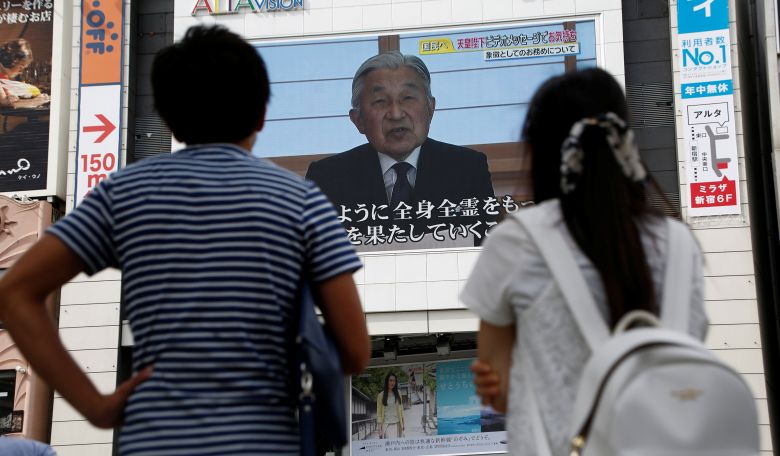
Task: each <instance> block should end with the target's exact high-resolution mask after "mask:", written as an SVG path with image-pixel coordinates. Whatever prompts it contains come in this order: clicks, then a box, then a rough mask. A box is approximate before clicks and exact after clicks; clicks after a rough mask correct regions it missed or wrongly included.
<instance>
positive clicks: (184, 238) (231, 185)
mask: <svg viewBox="0 0 780 456" xmlns="http://www.w3.org/2000/svg"><path fill="white" fill-rule="evenodd" d="M49 232H50V233H51V234H53V235H55V236H57V237H58V238H59V239H61V240H62V241H63V242H65V244H67V245H68V246H69V247H70V248H71V249H72V250H73V251H74V252H75V253H76V254H77V255H78V256H79V257H81V259H82V260H83V261H84V264H85V268H86V272H87V273H88V274H94V273H95V272H98V271H100V270H102V269H104V268H106V267H111V266H113V267H117V268H119V269H121V271H122V273H123V275H122V288H123V305H124V308H125V310H126V316H127V318H128V320H129V322H130V327H131V329H132V331H133V336H134V340H135V346H134V350H133V364H134V368H135V369H136V370H138V369H140V368H142V367H144V366H147V365H150V364H151V365H154V373H153V374H152V377H151V379H149V380H148V381H147V382H145V383H143V384H142V385H141V386H139V387H138V388H137V389H136V391H135V392H134V393H133V394H132V396H131V397H130V400H129V402H128V405H127V408H126V409H125V420H124V425H123V427H122V430H121V434H120V453H121V454H122V455H123V456H129V455H134V456H135V455H155V456H163V455H187V456H195V455H227V454H230V455H238V454H246V455H249V454H252V455H262V454H275V455H276V454H297V453H298V435H297V423H296V421H295V417H294V412H293V407H292V406H291V405H290V404H292V399H291V398H290V397H288V396H289V392H288V388H289V386H288V383H289V378H288V358H289V354H288V353H287V350H288V347H289V343H290V340H291V339H292V333H293V331H294V328H293V327H294V325H293V322H292V319H293V306H294V304H295V294H296V289H297V287H298V284H299V283H300V280H301V272H302V270H303V269H302V268H304V267H305V270H306V271H307V273H308V274H309V275H310V277H311V278H312V280H313V281H315V282H318V281H324V280H327V279H330V278H333V277H335V276H337V275H339V274H343V273H350V272H353V271H355V270H356V269H358V268H360V267H361V264H360V261H359V259H358V258H357V256H356V254H355V252H354V249H353V247H352V245H351V244H350V243H349V242H348V240H347V238H346V235H345V232H344V229H343V228H342V226H341V224H340V223H339V221H338V220H337V218H336V213H335V211H334V209H333V207H332V205H331V204H330V202H329V201H328V200H327V199H326V198H325V196H324V195H323V194H322V193H321V192H320V190H319V189H318V188H317V187H316V186H315V185H314V184H313V183H311V182H308V181H304V180H303V179H301V178H300V177H298V176H296V175H294V174H293V173H291V172H288V171H286V170H283V169H281V168H279V167H277V166H275V165H273V164H271V163H269V162H267V161H265V160H262V159H258V158H256V157H253V156H251V155H249V154H248V153H247V152H246V151H244V150H243V149H241V148H239V147H236V146H232V145H223V144H210V145H203V146H197V147H190V148H187V149H184V150H182V151H179V152H176V153H174V154H171V155H165V156H159V157H155V158H152V159H148V160H145V161H143V162H141V163H138V164H136V165H133V166H129V167H127V168H125V169H123V170H121V171H118V172H117V173H115V174H114V175H112V176H111V177H110V178H109V179H108V180H106V181H104V182H102V183H101V184H100V185H98V186H97V187H96V188H95V189H94V190H93V191H92V192H91V194H90V195H89V196H88V197H87V198H86V199H85V200H84V201H83V202H82V203H81V204H80V205H79V206H78V207H77V208H76V209H75V210H74V211H73V212H72V213H70V214H69V215H68V216H67V217H65V218H64V219H62V220H61V221H59V222H58V223H57V224H56V225H54V226H53V227H52V228H51V229H50V231H49Z"/></svg>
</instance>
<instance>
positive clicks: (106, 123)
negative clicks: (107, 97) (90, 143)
mask: <svg viewBox="0 0 780 456" xmlns="http://www.w3.org/2000/svg"><path fill="white" fill-rule="evenodd" d="M95 117H97V119H98V120H99V121H100V122H101V123H102V124H103V125H92V126H90V127H84V128H83V129H82V130H81V131H83V132H84V133H91V132H93V131H102V132H103V134H102V135H100V136H98V139H96V140H95V143H96V144H97V143H102V142H103V140H104V139H106V138H107V137H108V135H110V134H111V132H113V131H114V130H116V125H114V124H112V123H111V121H110V120H108V119H107V118H106V116H104V115H103V114H95Z"/></svg>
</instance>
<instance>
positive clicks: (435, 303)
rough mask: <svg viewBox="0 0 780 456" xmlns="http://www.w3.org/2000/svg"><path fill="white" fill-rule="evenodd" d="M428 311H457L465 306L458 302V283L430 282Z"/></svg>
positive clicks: (453, 281) (454, 281)
mask: <svg viewBox="0 0 780 456" xmlns="http://www.w3.org/2000/svg"><path fill="white" fill-rule="evenodd" d="M427 285H428V309H431V310H434V309H457V308H462V307H463V304H461V303H460V301H459V300H458V282H457V281H456V280H452V281H439V282H428V284H427Z"/></svg>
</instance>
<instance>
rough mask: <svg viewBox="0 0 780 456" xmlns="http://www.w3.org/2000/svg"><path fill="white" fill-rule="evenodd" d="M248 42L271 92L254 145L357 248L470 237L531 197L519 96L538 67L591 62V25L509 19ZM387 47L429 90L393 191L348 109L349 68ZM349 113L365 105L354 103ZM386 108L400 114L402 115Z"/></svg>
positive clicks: (464, 241)
mask: <svg viewBox="0 0 780 456" xmlns="http://www.w3.org/2000/svg"><path fill="white" fill-rule="evenodd" d="M256 46H257V49H258V51H259V52H260V54H261V55H262V56H263V58H264V59H265V61H266V63H267V66H268V70H269V73H270V78H271V91H272V95H271V101H270V105H269V111H268V115H267V119H266V126H265V129H264V130H263V131H262V132H261V133H260V135H259V137H258V141H257V143H256V145H255V147H254V149H253V151H252V152H253V154H255V155H257V156H260V157H267V158H270V159H272V160H273V161H274V162H276V163H278V164H279V165H281V166H284V167H286V168H288V169H291V170H293V171H295V172H296V173H298V174H300V175H302V176H308V177H309V178H310V179H312V180H313V181H315V182H316V183H317V184H318V185H319V186H320V187H321V188H322V189H323V191H324V192H325V193H326V195H328V197H329V198H330V199H331V201H332V202H333V203H334V205H335V206H336V209H337V212H338V213H339V216H340V218H341V220H342V222H343V223H344V226H345V228H346V230H347V233H348V235H349V237H350V240H351V241H352V243H353V244H354V245H356V247H357V248H358V250H407V249H430V248H445V247H471V246H478V245H480V244H481V243H482V241H483V240H484V238H485V236H486V234H487V232H488V231H489V229H490V227H492V226H493V225H495V224H496V223H497V222H498V221H500V220H501V218H502V217H503V216H505V215H506V214H507V213H511V212H513V211H515V210H517V208H518V207H520V206H522V205H523V204H528V202H530V201H531V200H532V197H533V195H531V190H530V185H529V174H528V167H529V165H530V164H529V163H528V160H526V159H525V155H524V152H523V148H522V146H521V144H520V143H519V140H520V136H521V127H522V124H523V121H524V119H525V113H526V110H527V107H528V103H529V101H530V99H531V97H532V95H533V93H534V91H535V90H536V89H537V88H538V87H539V85H540V84H542V83H543V82H544V81H545V80H546V79H548V78H549V77H551V76H554V75H558V74H561V73H564V72H565V71H570V70H573V69H576V68H585V67H591V66H595V65H596V25H595V22H594V21H593V20H583V21H576V22H551V23H537V24H533V25H530V24H517V25H507V26H501V27H497V26H492V27H483V28H473V27H472V28H459V29H446V30H445V29H442V30H432V31H421V32H412V33H401V34H396V35H381V36H380V35H366V36H359V37H349V38H333V39H318V40H288V41H280V42H263V43H258V44H256ZM386 51H400V52H401V53H403V54H407V55H414V56H417V57H419V58H420V59H421V60H422V61H423V62H424V64H425V65H426V66H427V68H428V70H429V72H430V74H431V94H432V96H433V97H434V99H435V110H434V111H433V115H432V118H431V120H430V127H429V128H430V129H429V132H428V135H427V138H428V139H427V140H425V142H423V143H422V145H421V147H420V149H419V151H417V152H414V153H412V152H411V151H410V152H409V153H410V154H411V155H410V156H411V157H414V160H416V168H415V169H414V172H413V174H409V183H410V184H411V186H412V190H411V197H407V198H405V199H401V200H400V202H397V201H398V200H394V195H393V186H394V185H395V183H394V182H388V180H387V170H386V169H385V168H383V167H382V166H383V163H386V161H384V162H383V161H382V160H383V157H382V154H380V153H379V152H381V150H380V149H381V144H377V142H376V140H374V139H373V138H370V137H369V136H370V135H369V134H368V133H367V132H366V131H364V133H366V134H363V133H361V131H360V129H359V128H358V125H359V124H358V123H355V121H354V118H350V109H351V108H352V106H351V98H352V79H353V76H354V75H355V72H356V70H357V69H358V68H359V67H360V65H361V64H362V63H363V62H364V61H365V60H366V59H368V58H370V57H372V56H375V55H377V54H378V53H380V52H386ZM368 92H369V90H368V89H366V90H364V92H361V95H364V94H366V93H368ZM236 96H240V94H236ZM359 100H362V99H360V98H359ZM359 106H362V105H359ZM359 113H360V115H366V116H367V114H365V113H366V110H365V109H361V110H360V111H359ZM391 116H396V117H397V118H398V119H401V120H398V122H399V125H400V124H403V122H404V120H403V119H406V118H408V117H409V114H408V113H400V112H399V113H396V114H392V115H391ZM361 119H362V118H361ZM400 128H401V130H399V131H401V132H403V128H404V127H403V126H402V127H400ZM364 130H365V129H364ZM384 166H385V167H386V166H387V165H386V164H385V165H384ZM404 172H406V171H404ZM396 176H397V175H396ZM395 179H396V181H397V179H398V178H397V177H396V178H395ZM391 180H392V179H391ZM407 196H408V195H407Z"/></svg>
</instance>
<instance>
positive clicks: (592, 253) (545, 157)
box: [523, 68, 662, 326]
mask: <svg viewBox="0 0 780 456" xmlns="http://www.w3.org/2000/svg"><path fill="white" fill-rule="evenodd" d="M608 112H612V113H615V114H617V116H618V117H620V118H621V119H623V120H624V121H626V122H628V120H629V112H628V104H627V102H626V97H625V95H624V94H623V89H622V88H621V87H620V84H618V82H617V81H616V80H615V78H613V77H612V76H611V75H610V74H609V73H607V72H606V71H604V70H601V69H598V68H591V69H586V70H582V71H577V72H574V73H567V74H564V75H562V76H557V77H554V78H551V79H549V80H548V81H547V82H545V83H544V84H543V85H542V86H541V87H540V88H539V90H538V91H537V92H536V94H535V95H534V97H533V98H532V100H531V104H530V105H529V108H528V114H527V116H526V121H525V125H524V127H523V139H524V140H525V141H526V143H527V144H528V145H529V146H530V149H531V151H530V152H531V179H532V181H533V191H534V200H535V201H537V202H541V201H544V200H547V199H553V198H559V199H560V201H561V210H562V212H563V218H564V220H565V222H566V227H567V228H568V230H569V232H570V233H571V235H572V237H573V238H574V240H575V241H576V242H577V245H578V246H579V247H580V249H581V250H582V251H583V253H585V255H586V256H587V257H588V259H590V261H591V263H593V265H594V266H595V267H596V269H598V271H599V274H600V276H601V280H602V282H603V284H604V291H605V293H606V297H607V302H608V304H609V309H610V315H609V318H610V321H611V324H612V326H614V324H615V323H616V322H617V321H618V320H619V319H620V318H621V317H622V316H623V315H624V314H625V313H626V312H628V311H630V310H634V309H643V310H648V311H651V312H654V313H656V314H657V313H658V303H657V302H656V293H655V287H654V285H653V279H652V275H651V272H650V268H649V266H648V264H647V257H646V255H645V251H644V248H643V246H642V241H641V236H640V233H639V229H638V227H637V221H638V219H640V218H641V217H644V216H648V215H660V211H657V210H655V209H653V208H652V207H651V206H650V205H649V204H648V199H647V191H648V189H653V190H654V191H656V193H659V194H662V193H661V192H660V189H658V187H657V183H655V181H654V180H653V178H652V177H651V176H649V175H648V177H647V179H646V181H645V182H633V181H632V180H630V179H628V178H626V177H625V175H624V174H623V171H622V169H621V168H620V166H619V165H618V163H617V161H616V160H615V159H614V154H613V152H612V150H611V149H610V147H609V145H608V143H607V140H606V136H605V132H604V129H602V128H587V129H586V130H585V131H584V132H583V133H582V136H581V137H580V144H581V145H582V148H583V150H584V152H585V153H584V158H583V171H582V174H581V176H580V177H579V179H578V181H577V187H576V188H575V189H574V191H572V192H570V193H568V194H565V195H564V194H563V192H562V190H561V145H562V144H563V142H564V140H566V138H567V137H568V136H569V130H570V129H571V127H572V125H573V124H574V123H575V122H577V121H579V120H581V119H584V118H587V117H596V116H598V115H601V114H605V113H608Z"/></svg>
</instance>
